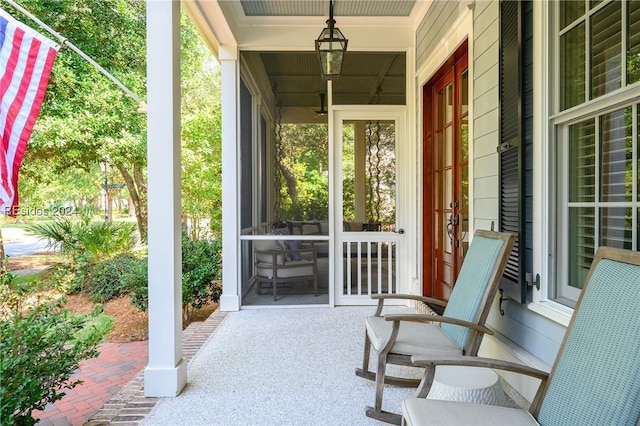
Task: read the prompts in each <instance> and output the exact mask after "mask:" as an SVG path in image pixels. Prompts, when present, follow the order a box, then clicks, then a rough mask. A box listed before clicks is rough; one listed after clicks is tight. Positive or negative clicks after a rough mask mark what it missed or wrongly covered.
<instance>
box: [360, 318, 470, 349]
mask: <svg viewBox="0 0 640 426" xmlns="http://www.w3.org/2000/svg"><path fill="white" fill-rule="evenodd" d="M366 328H367V334H368V336H369V339H370V340H371V344H372V345H373V347H374V348H375V350H376V351H380V350H381V349H382V348H383V347H384V345H385V344H386V343H387V342H388V341H389V336H391V330H392V328H393V322H392V321H386V320H385V319H384V318H383V317H376V316H370V317H368V318H367V321H366ZM391 353H394V354H402V355H448V354H455V355H460V354H462V349H461V348H459V347H458V345H456V344H455V343H454V341H453V340H451V338H449V336H447V335H446V334H445V333H444V332H443V331H442V329H441V328H440V327H439V326H438V325H436V324H425V323H417V322H408V321H402V322H401V323H400V331H399V332H398V337H397V338H396V343H395V345H393V348H392V349H391Z"/></svg>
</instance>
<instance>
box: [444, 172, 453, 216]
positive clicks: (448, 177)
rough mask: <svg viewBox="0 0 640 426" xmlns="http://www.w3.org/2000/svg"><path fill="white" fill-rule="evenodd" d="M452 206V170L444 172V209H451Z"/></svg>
mask: <svg viewBox="0 0 640 426" xmlns="http://www.w3.org/2000/svg"><path fill="white" fill-rule="evenodd" d="M452 204H453V170H451V169H447V170H446V171H445V172H444V208H445V209H448V208H451V206H452Z"/></svg>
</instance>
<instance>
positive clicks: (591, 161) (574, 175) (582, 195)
mask: <svg viewBox="0 0 640 426" xmlns="http://www.w3.org/2000/svg"><path fill="white" fill-rule="evenodd" d="M595 151H596V144H595V124H594V120H589V121H585V122H582V123H578V124H574V125H572V126H569V158H570V160H569V201H571V202H585V201H595V194H596V191H595V185H596V163H595V154H596V152H595Z"/></svg>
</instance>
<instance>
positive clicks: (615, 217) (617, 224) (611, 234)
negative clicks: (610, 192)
mask: <svg viewBox="0 0 640 426" xmlns="http://www.w3.org/2000/svg"><path fill="white" fill-rule="evenodd" d="M631 212H632V209H630V208H624V207H613V208H602V209H600V245H603V246H608V247H616V248H621V249H627V250H632V249H633V240H632V238H633V225H632V220H633V219H632V217H631Z"/></svg>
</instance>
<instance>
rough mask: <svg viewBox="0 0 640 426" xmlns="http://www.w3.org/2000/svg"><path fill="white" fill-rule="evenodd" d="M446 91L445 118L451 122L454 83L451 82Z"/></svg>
mask: <svg viewBox="0 0 640 426" xmlns="http://www.w3.org/2000/svg"><path fill="white" fill-rule="evenodd" d="M446 91H447V94H446V102H447V103H446V105H445V109H444V111H445V120H446V122H447V123H450V122H451V121H452V120H453V84H449V85H448V86H447V88H446Z"/></svg>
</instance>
